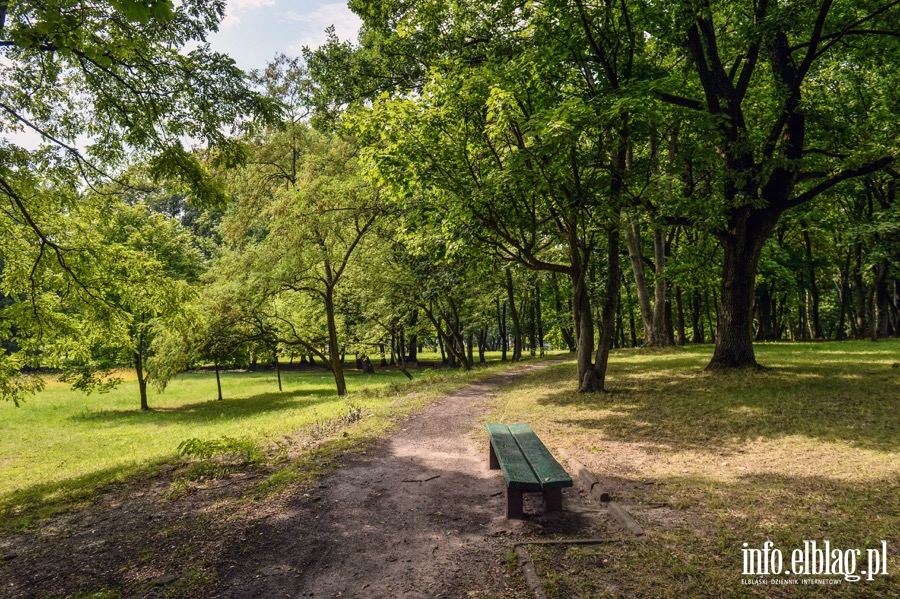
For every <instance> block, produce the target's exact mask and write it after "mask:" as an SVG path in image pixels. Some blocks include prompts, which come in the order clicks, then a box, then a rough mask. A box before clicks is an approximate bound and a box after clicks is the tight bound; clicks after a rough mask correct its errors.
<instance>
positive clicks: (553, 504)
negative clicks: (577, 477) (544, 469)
mask: <svg viewBox="0 0 900 599" xmlns="http://www.w3.org/2000/svg"><path fill="white" fill-rule="evenodd" d="M544 509H545V510H546V511H548V512H559V511H561V510H562V489H547V490H546V491H544Z"/></svg>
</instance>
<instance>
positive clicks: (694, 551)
mask: <svg viewBox="0 0 900 599" xmlns="http://www.w3.org/2000/svg"><path fill="white" fill-rule="evenodd" d="M711 349H712V348H711V346H701V347H690V348H676V349H673V350H672V351H671V355H667V354H665V353H662V352H661V351H660V350H655V351H652V352H651V351H644V350H627V351H619V352H614V354H613V356H612V358H611V360H610V375H609V379H608V386H609V389H610V392H609V393H604V394H595V395H586V394H578V393H576V392H575V391H574V388H575V366H574V364H573V363H572V362H567V363H563V364H558V365H554V366H552V367H551V368H548V369H546V370H545V371H542V372H539V373H536V374H534V375H533V376H530V377H529V378H528V379H527V380H523V381H521V382H520V383H519V384H517V385H515V386H514V388H511V389H508V390H507V391H506V392H505V393H503V394H502V395H500V396H499V397H497V398H496V400H495V404H494V409H493V412H492V413H491V414H490V415H489V416H487V418H486V419H487V420H501V421H506V422H528V423H530V424H531V425H532V426H533V427H534V428H535V430H536V431H537V432H538V435H539V436H540V437H541V439H542V440H543V441H544V442H545V443H546V444H547V445H548V447H551V448H565V449H566V450H567V451H568V452H569V453H570V454H571V455H573V456H575V457H576V458H577V459H578V460H579V461H581V462H582V463H584V464H585V465H587V467H588V468H589V469H590V470H591V471H592V472H594V473H595V474H596V475H597V476H598V477H599V479H600V482H601V484H602V485H604V490H608V491H609V492H611V493H612V494H613V497H614V498H615V499H617V500H619V501H620V502H622V503H623V504H624V505H626V507H627V508H628V509H629V510H630V511H631V512H632V513H633V515H634V516H635V517H636V519H637V520H638V521H639V523H640V524H641V525H642V526H643V527H644V529H645V531H647V538H646V540H645V541H643V542H640V543H637V542H627V543H622V544H617V545H614V546H611V547H609V548H608V549H604V550H603V556H604V559H606V560H607V561H606V562H605V563H603V564H602V566H601V565H598V563H597V561H596V559H595V558H593V557H592V558H590V559H586V558H584V557H583V556H579V555H577V554H573V553H572V552H566V551H565V550H564V549H558V548H541V549H539V550H537V551H536V552H534V553H533V557H535V563H536V564H537V565H538V571H539V573H540V574H541V576H542V577H543V579H544V580H545V582H546V583H547V589H546V590H547V592H548V595H549V596H559V597H566V596H572V597H576V596H577V597H673V598H675V597H710V598H712V597H734V598H739V597H793V596H798V597H800V596H802V597H808V596H809V597H826V596H827V597H862V596H865V597H895V596H900V584H898V577H897V574H898V573H900V556H898V553H897V547H898V546H900V369H898V368H894V367H893V364H895V363H897V362H900V342H898V341H897V340H889V341H884V342H879V343H874V344H873V343H869V342H843V343H804V344H791V343H781V344H760V345H758V346H757V359H758V360H759V362H760V363H761V364H763V365H764V366H765V369H764V370H762V371H740V372H733V373H719V372H717V373H712V374H711V373H706V372H704V371H703V367H704V366H705V364H706V362H707V361H708V359H709V357H710V353H711ZM767 540H771V541H772V542H774V543H775V546H776V547H780V548H782V549H783V550H785V551H786V552H788V553H789V552H790V551H791V550H793V549H795V548H797V547H803V542H804V541H805V540H818V541H819V542H820V543H821V542H823V541H825V540H828V541H830V543H831V544H832V546H833V547H840V548H842V549H860V550H862V554H863V555H865V553H866V552H865V550H866V549H869V548H874V547H879V546H880V543H881V541H882V540H884V541H886V542H887V543H888V546H889V547H890V548H891V549H890V554H889V555H890V557H889V565H888V570H889V572H890V573H891V574H892V575H891V576H888V577H881V578H879V579H876V580H874V581H871V582H869V581H866V582H856V583H850V582H848V581H843V582H842V584H840V585H835V586H804V587H802V588H801V587H781V586H746V585H742V584H741V579H742V578H746V577H745V576H742V567H743V565H742V553H741V550H742V548H743V543H748V544H749V546H751V547H761V546H762V544H763V543H764V542H765V541H767Z"/></svg>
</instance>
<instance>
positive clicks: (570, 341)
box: [550, 272, 575, 353]
mask: <svg viewBox="0 0 900 599" xmlns="http://www.w3.org/2000/svg"><path fill="white" fill-rule="evenodd" d="M550 281H551V282H552V283H553V304H554V306H555V307H556V313H557V314H559V315H561V314H563V307H562V301H561V300H560V299H559V282H558V281H557V280H556V273H555V272H552V273H550ZM559 329H560V332H561V333H562V336H563V341H564V342H565V344H566V347H567V348H568V350H569V351H570V352H573V353H574V352H575V335H574V333H573V331H572V328H571V327H566V326H563V325H562V323H560V325H559Z"/></svg>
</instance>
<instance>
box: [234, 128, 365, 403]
mask: <svg viewBox="0 0 900 599" xmlns="http://www.w3.org/2000/svg"><path fill="white" fill-rule="evenodd" d="M305 135H306V143H305V144H304V146H303V152H302V158H300V161H299V163H298V166H297V176H296V178H295V180H294V182H293V183H290V182H285V181H284V180H283V179H280V178H278V177H265V176H262V177H260V171H262V170H263V169H262V168H261V167H259V166H256V167H248V168H250V169H251V170H249V172H247V171H245V172H244V173H239V174H238V175H237V176H236V178H235V179H234V183H233V185H234V187H233V190H234V193H235V194H236V195H237V196H238V198H239V200H238V203H237V204H236V206H235V211H234V212H233V213H232V214H231V215H229V217H227V218H226V222H225V224H224V227H225V230H226V231H227V236H228V238H227V240H228V242H229V243H231V244H232V246H233V249H232V251H231V252H230V253H229V254H227V255H226V256H225V257H223V260H222V261H220V262H219V263H218V264H217V266H216V271H217V272H218V276H219V277H221V278H225V279H230V280H232V281H233V282H235V283H236V284H237V286H236V287H235V285H232V288H233V289H235V291H236V293H239V294H241V295H242V296H245V297H244V298H235V301H240V303H241V305H243V306H244V307H245V308H246V309H245V310H244V311H243V314H242V320H243V321H244V324H245V326H248V327H250V328H251V329H252V330H253V331H254V333H253V338H254V339H256V340H263V339H265V340H267V341H269V342H272V343H279V344H282V345H284V346H300V347H302V348H304V349H305V350H306V351H308V352H309V353H311V354H314V355H316V356H318V357H319V358H320V359H322V361H323V362H324V363H325V364H326V365H327V366H328V368H329V369H330V370H331V372H332V374H333V375H334V378H335V385H336V387H337V392H338V395H344V394H346V392H347V386H346V382H345V381H344V373H343V366H342V364H341V343H340V339H339V328H340V326H339V324H340V323H339V311H338V309H337V305H338V302H339V301H340V298H339V288H340V286H341V283H342V281H343V279H344V275H345V273H346V270H347V267H348V265H349V263H350V261H351V260H352V259H354V258H355V257H356V255H357V253H358V252H359V251H360V249H361V248H360V245H361V243H362V241H363V239H364V238H365V236H366V234H367V233H368V232H369V230H370V229H371V227H372V225H373V224H374V222H375V219H376V218H377V216H378V213H379V194H378V189H377V188H375V187H373V186H371V185H370V184H368V183H367V182H366V181H365V180H364V179H363V178H362V177H361V175H360V172H359V165H358V159H357V150H356V147H355V145H354V144H353V142H352V140H348V139H341V138H337V137H327V136H322V135H317V134H315V133H313V132H312V131H307V133H306V134H305ZM277 139H278V138H276V140H275V141H273V143H277ZM261 145H262V146H265V145H266V141H265V140H264V141H263V142H262V144H261ZM262 151H268V150H265V149H264V150H262ZM271 168H272V170H274V171H275V172H278V173H280V172H283V170H284V169H283V168H282V167H281V165H274V166H272V167H271ZM261 180H262V181H267V182H269V183H267V184H265V187H264V188H263V189H260V188H259V187H258V185H259V181H261ZM245 186H246V187H245ZM245 190H246V191H247V193H244V191H245Z"/></svg>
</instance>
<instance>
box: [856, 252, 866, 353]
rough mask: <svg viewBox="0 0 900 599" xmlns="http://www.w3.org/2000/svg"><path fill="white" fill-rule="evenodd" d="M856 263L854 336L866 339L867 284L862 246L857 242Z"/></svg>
mask: <svg viewBox="0 0 900 599" xmlns="http://www.w3.org/2000/svg"><path fill="white" fill-rule="evenodd" d="M853 255H854V264H853V297H854V299H855V300H856V301H855V306H854V309H855V311H856V330H855V331H854V336H855V337H856V338H857V339H865V338H866V337H867V336H868V334H869V326H868V323H867V322H866V320H867V319H866V312H868V310H867V309H866V286H865V283H864V282H863V276H862V247H861V246H860V244H858V243H857V244H856V245H855V246H854V247H853Z"/></svg>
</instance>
